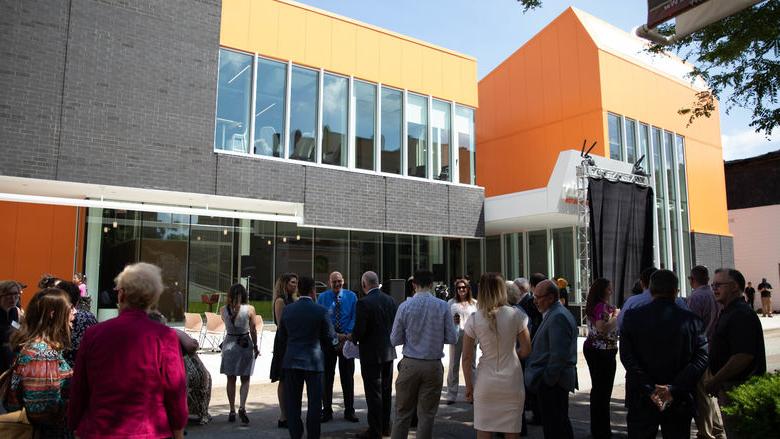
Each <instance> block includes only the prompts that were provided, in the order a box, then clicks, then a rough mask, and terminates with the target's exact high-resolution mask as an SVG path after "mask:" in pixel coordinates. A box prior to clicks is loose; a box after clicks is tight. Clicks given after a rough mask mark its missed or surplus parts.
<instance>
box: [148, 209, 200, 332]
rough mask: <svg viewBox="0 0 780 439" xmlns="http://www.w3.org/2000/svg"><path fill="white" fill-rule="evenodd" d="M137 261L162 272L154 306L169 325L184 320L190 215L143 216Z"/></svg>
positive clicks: (150, 214) (159, 214)
mask: <svg viewBox="0 0 780 439" xmlns="http://www.w3.org/2000/svg"><path fill="white" fill-rule="evenodd" d="M141 219H142V223H141V254H140V258H139V260H140V261H141V262H148V263H150V264H154V265H156V266H158V267H160V269H162V280H163V286H164V289H163V293H162V295H161V296H160V300H159V302H158V304H157V308H158V309H159V310H160V312H161V313H162V315H164V316H165V317H166V318H167V319H168V321H169V322H180V321H183V320H184V309H185V308H184V307H185V303H184V302H185V297H186V291H187V267H188V266H189V260H188V256H189V245H188V241H189V237H190V217H189V215H180V214H171V213H161V212H158V213H154V212H143V213H142V214H141Z"/></svg>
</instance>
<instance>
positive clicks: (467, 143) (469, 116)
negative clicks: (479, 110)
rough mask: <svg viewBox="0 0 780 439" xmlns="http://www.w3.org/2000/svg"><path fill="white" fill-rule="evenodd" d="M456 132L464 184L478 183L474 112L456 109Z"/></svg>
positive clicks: (458, 107)
mask: <svg viewBox="0 0 780 439" xmlns="http://www.w3.org/2000/svg"><path fill="white" fill-rule="evenodd" d="M455 132H456V133H457V136H458V137H457V139H458V160H459V162H458V172H459V173H460V182H461V183H463V184H475V183H476V149H475V147H474V142H475V140H476V139H475V137H474V110H473V109H471V108H467V107H461V106H460V105H458V106H456V107H455Z"/></svg>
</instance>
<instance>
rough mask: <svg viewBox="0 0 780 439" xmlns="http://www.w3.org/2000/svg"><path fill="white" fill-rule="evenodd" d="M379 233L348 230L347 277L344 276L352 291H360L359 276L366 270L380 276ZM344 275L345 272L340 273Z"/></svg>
mask: <svg viewBox="0 0 780 439" xmlns="http://www.w3.org/2000/svg"><path fill="white" fill-rule="evenodd" d="M380 238H381V235H380V234H379V233H374V232H350V234H349V279H346V278H345V281H346V282H347V285H348V286H349V288H350V289H351V290H352V291H355V292H356V293H361V292H362V289H361V286H360V278H361V277H362V276H363V273H365V272H366V271H374V272H376V274H377V275H378V276H381V270H380V268H381V267H380V266H379V259H380V258H379V256H380V253H379V250H380V246H381V243H380ZM342 274H343V275H344V276H345V277H346V276H347V274H346V273H342Z"/></svg>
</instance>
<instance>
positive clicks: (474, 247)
mask: <svg viewBox="0 0 780 439" xmlns="http://www.w3.org/2000/svg"><path fill="white" fill-rule="evenodd" d="M463 241H464V242H465V243H466V267H465V268H466V276H468V277H469V279H471V281H472V282H479V278H480V277H481V276H482V240H480V239H464V240H463Z"/></svg>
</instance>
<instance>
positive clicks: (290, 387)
mask: <svg viewBox="0 0 780 439" xmlns="http://www.w3.org/2000/svg"><path fill="white" fill-rule="evenodd" d="M298 291H299V292H300V294H301V297H300V299H298V301H297V302H295V303H293V304H291V305H288V306H286V307H284V312H282V320H281V322H280V323H279V335H278V336H279V338H280V340H279V341H280V343H282V344H283V345H286V346H287V350H286V351H285V353H284V359H283V360H282V370H283V372H282V373H283V374H284V380H283V381H282V383H283V384H284V399H285V405H286V407H287V419H288V421H289V424H288V425H289V430H290V437H291V438H293V439H300V438H301V437H303V422H302V421H301V398H302V396H303V383H304V382H305V383H306V396H307V398H308V400H309V410H308V412H307V413H306V432H307V435H306V437H308V438H319V437H320V414H321V410H322V372H323V370H325V367H324V363H323V353H322V349H328V348H330V349H335V346H336V345H337V344H338V341H337V338H336V333H335V332H334V330H333V325H332V324H331V322H330V318H328V310H327V309H325V307H324V306H321V305H317V303H316V302H315V298H316V292H315V288H314V279H312V278H310V277H301V278H299V279H298Z"/></svg>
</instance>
